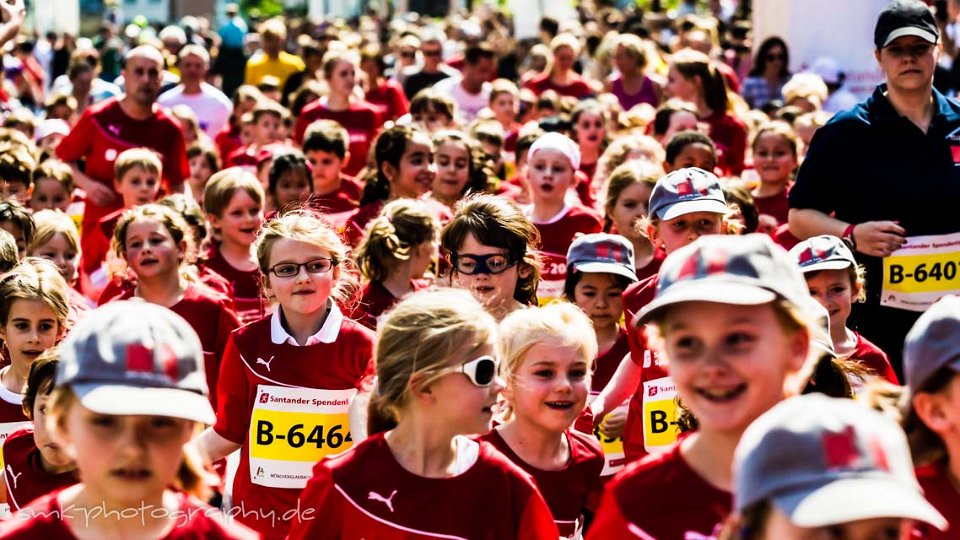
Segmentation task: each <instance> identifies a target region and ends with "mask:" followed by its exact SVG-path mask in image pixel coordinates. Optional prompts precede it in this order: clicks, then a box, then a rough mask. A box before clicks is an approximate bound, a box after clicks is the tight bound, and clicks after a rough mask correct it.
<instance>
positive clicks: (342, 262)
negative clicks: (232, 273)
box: [254, 209, 359, 305]
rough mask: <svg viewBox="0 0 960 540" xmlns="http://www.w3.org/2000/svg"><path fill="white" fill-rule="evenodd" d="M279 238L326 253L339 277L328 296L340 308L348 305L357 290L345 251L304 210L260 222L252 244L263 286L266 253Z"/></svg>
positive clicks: (322, 224)
mask: <svg viewBox="0 0 960 540" xmlns="http://www.w3.org/2000/svg"><path fill="white" fill-rule="evenodd" d="M282 238H287V239H289V240H294V241H297V242H303V243H305V244H311V245H314V246H316V247H318V248H320V249H322V250H324V251H327V252H329V253H330V258H331V259H333V263H334V265H333V266H334V269H340V277H339V278H338V279H337V284H336V287H334V288H333V290H332V291H330V296H331V297H332V298H334V299H336V300H337V301H339V303H340V305H348V304H350V303H351V302H352V300H353V299H354V298H355V296H356V293H357V291H358V289H359V287H358V284H357V278H356V276H355V275H354V273H353V269H352V265H351V264H350V259H349V257H348V256H347V248H346V246H345V245H344V244H343V241H342V240H341V239H340V236H339V235H338V234H337V232H336V231H335V230H334V229H333V227H331V226H330V224H328V223H327V222H326V221H324V220H323V219H321V218H320V217H319V216H318V215H317V214H315V213H314V212H313V211H311V210H306V209H301V210H292V211H289V212H286V213H284V214H283V215H282V216H281V217H278V218H276V219H271V220H270V221H268V222H266V223H264V225H263V227H261V228H260V232H259V233H258V234H257V240H256V242H254V245H255V246H256V253H257V265H258V266H259V267H260V273H261V279H262V281H263V283H264V285H267V284H268V283H270V253H271V252H272V251H273V245H274V244H275V243H276V242H277V240H280V239H282ZM330 271H331V272H333V271H334V270H332V269H331V270H330Z"/></svg>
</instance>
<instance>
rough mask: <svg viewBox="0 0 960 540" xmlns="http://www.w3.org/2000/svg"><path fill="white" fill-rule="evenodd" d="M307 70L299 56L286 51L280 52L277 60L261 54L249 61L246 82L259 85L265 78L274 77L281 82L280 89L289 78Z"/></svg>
mask: <svg viewBox="0 0 960 540" xmlns="http://www.w3.org/2000/svg"><path fill="white" fill-rule="evenodd" d="M305 68H306V66H305V65H304V63H303V60H302V59H301V58H300V57H299V56H296V55H293V54H290V53H288V52H286V51H280V55H279V56H278V57H277V58H276V60H274V59H272V58H270V57H268V56H267V55H266V54H263V53H260V54H257V55H254V56H253V58H251V59H250V60H247V76H246V80H245V81H244V82H246V83H247V84H253V85H257V84H260V81H261V80H262V79H263V78H264V77H265V76H267V75H273V76H274V77H276V78H277V79H279V80H280V88H283V83H285V82H287V77H289V76H290V75H292V74H294V73H297V72H299V71H303V70H304V69H305Z"/></svg>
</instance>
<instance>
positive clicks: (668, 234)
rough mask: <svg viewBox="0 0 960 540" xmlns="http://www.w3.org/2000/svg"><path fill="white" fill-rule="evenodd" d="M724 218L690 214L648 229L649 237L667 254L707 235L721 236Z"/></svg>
mask: <svg viewBox="0 0 960 540" xmlns="http://www.w3.org/2000/svg"><path fill="white" fill-rule="evenodd" d="M722 226H723V216H722V215H720V214H717V213H714V212H690V213H689V214H683V215H681V216H677V217H675V218H673V219H670V220H667V221H661V222H659V223H658V224H656V225H654V224H652V223H651V224H650V226H649V227H647V235H648V236H649V238H650V242H652V243H653V245H654V246H662V247H663V249H664V250H666V252H667V253H673V252H674V251H676V250H678V249H680V248H682V247H683V246H685V245H687V244H690V243H692V242H693V241H694V240H696V239H697V238H700V237H701V236H703V235H705V234H720V232H721V230H722Z"/></svg>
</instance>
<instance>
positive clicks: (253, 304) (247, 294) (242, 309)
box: [201, 244, 270, 324]
mask: <svg viewBox="0 0 960 540" xmlns="http://www.w3.org/2000/svg"><path fill="white" fill-rule="evenodd" d="M201 264H202V265H203V266H204V267H206V268H208V269H210V270H213V271H214V272H216V273H217V274H220V276H222V277H223V278H224V279H226V280H227V281H229V282H230V286H231V287H232V289H233V306H234V309H236V311H237V317H239V318H240V322H241V323H242V324H247V323H249V322H251V321H255V320H257V319H259V318H261V317H264V316H266V315H268V314H269V313H270V305H269V304H268V303H267V299H266V298H264V297H263V295H262V294H261V287H260V270H250V271H249V272H245V271H243V270H238V269H237V268H235V267H234V266H233V265H232V264H230V263H229V262H227V260H226V259H224V258H223V254H221V253H220V249H219V248H218V246H217V245H216V244H214V245H212V246H211V247H210V249H209V250H208V251H207V256H206V258H205V259H204V260H203V262H202V263H201Z"/></svg>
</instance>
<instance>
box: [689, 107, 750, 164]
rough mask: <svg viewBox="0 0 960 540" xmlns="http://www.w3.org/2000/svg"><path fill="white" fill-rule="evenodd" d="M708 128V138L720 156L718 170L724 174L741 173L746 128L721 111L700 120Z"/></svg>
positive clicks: (745, 148)
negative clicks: (715, 146)
mask: <svg viewBox="0 0 960 540" xmlns="http://www.w3.org/2000/svg"><path fill="white" fill-rule="evenodd" d="M700 120H701V121H703V122H706V123H707V125H708V126H710V133H709V135H710V138H711V139H712V140H713V142H714V143H715V144H716V145H717V151H718V153H719V154H720V156H719V157H720V159H719V162H720V169H721V170H722V171H723V172H724V173H733V174H740V173H741V172H743V164H744V159H746V153H747V127H746V126H745V125H744V123H743V122H741V121H740V120H739V119H738V118H737V117H735V116H732V115H730V114H727V113H725V112H723V111H720V112H715V113H713V114H711V115H710V116H707V117H705V118H701V119H700Z"/></svg>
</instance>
